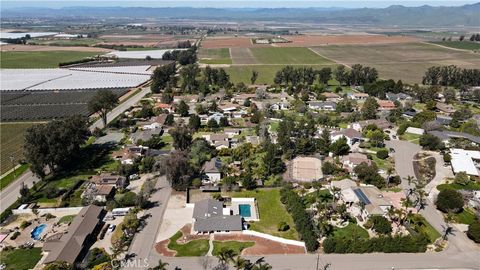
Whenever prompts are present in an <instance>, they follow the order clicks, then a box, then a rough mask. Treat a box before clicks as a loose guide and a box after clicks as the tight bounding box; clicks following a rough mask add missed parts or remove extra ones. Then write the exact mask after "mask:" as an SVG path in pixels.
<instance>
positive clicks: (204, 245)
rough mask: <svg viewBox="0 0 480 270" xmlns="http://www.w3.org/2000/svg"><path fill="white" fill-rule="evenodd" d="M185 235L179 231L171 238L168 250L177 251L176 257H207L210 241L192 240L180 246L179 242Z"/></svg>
mask: <svg viewBox="0 0 480 270" xmlns="http://www.w3.org/2000/svg"><path fill="white" fill-rule="evenodd" d="M182 235H183V233H182V232H181V231H178V232H177V233H176V234H175V235H174V236H172V237H171V238H170V242H169V243H168V248H169V249H171V250H175V251H176V252H177V254H176V255H175V256H176V257H198V256H205V254H207V252H208V247H209V245H208V239H199V240H192V241H190V242H187V243H185V244H183V245H181V244H178V243H177V240H178V239H180V238H181V237H182Z"/></svg>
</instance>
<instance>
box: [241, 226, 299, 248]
mask: <svg viewBox="0 0 480 270" xmlns="http://www.w3.org/2000/svg"><path fill="white" fill-rule="evenodd" d="M242 233H243V234H246V235H252V236H257V237H262V238H265V239H268V240H272V241H275V242H280V243H283V244H287V245H294V246H299V247H304V248H305V242H301V241H296V240H291V239H285V238H281V237H277V236H273V235H270V234H265V233H260V232H256V231H250V230H245V231H242Z"/></svg>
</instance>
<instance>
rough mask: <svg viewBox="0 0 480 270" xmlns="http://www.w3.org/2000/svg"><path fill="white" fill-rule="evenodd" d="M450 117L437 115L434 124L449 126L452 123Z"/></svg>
mask: <svg viewBox="0 0 480 270" xmlns="http://www.w3.org/2000/svg"><path fill="white" fill-rule="evenodd" d="M452 119H453V118H452V117H450V116H445V115H437V118H436V119H435V122H437V123H439V124H440V125H443V126H449V125H450V123H451V122H452Z"/></svg>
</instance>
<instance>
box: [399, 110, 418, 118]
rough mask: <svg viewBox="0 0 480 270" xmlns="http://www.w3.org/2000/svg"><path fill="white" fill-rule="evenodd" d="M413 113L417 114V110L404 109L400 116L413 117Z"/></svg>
mask: <svg viewBox="0 0 480 270" xmlns="http://www.w3.org/2000/svg"><path fill="white" fill-rule="evenodd" d="M415 115H417V111H416V110H415V109H414V108H410V109H406V110H404V111H403V113H402V116H404V117H406V118H413V117H415Z"/></svg>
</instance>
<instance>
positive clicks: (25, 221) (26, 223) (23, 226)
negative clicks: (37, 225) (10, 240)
mask: <svg viewBox="0 0 480 270" xmlns="http://www.w3.org/2000/svg"><path fill="white" fill-rule="evenodd" d="M30 225H32V222H30V221H28V220H24V221H22V223H21V224H20V229H22V230H23V229H25V228H26V227H28V226H30Z"/></svg>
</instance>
